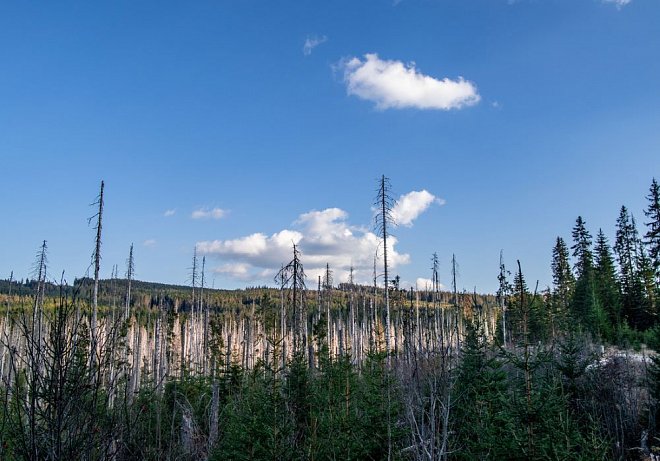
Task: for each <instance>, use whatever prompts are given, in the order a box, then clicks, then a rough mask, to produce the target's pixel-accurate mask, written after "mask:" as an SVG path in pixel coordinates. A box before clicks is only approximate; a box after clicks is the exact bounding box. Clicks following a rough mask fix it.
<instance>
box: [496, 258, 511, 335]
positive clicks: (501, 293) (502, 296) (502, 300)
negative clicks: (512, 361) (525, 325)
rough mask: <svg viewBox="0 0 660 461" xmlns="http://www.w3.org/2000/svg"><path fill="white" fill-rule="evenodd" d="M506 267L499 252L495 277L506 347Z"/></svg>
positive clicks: (507, 292) (507, 290)
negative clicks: (497, 282)
mask: <svg viewBox="0 0 660 461" xmlns="http://www.w3.org/2000/svg"><path fill="white" fill-rule="evenodd" d="M506 273H507V272H506V267H505V266H504V256H503V254H502V251H501V250H500V273H499V275H498V276H497V280H498V281H499V284H500V285H499V288H498V290H497V301H498V304H499V306H500V311H501V312H502V346H504V347H506V301H507V299H506V298H507V296H508V294H509V291H510V286H509V282H507V280H506Z"/></svg>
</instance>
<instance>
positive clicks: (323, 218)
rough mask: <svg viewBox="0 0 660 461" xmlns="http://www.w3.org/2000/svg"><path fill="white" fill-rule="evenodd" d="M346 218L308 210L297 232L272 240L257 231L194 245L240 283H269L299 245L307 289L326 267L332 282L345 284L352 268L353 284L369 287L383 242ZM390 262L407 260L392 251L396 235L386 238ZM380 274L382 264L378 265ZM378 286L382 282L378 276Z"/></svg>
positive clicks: (335, 212) (392, 264)
mask: <svg viewBox="0 0 660 461" xmlns="http://www.w3.org/2000/svg"><path fill="white" fill-rule="evenodd" d="M347 220H348V214H347V213H346V212H345V211H344V210H341V209H339V208H328V209H326V210H322V211H310V212H308V213H304V214H302V215H300V216H299V217H298V219H297V220H296V221H295V222H294V226H295V228H296V229H295V230H290V229H284V230H282V231H280V232H277V233H274V234H272V235H270V236H268V235H266V234H263V233H255V234H251V235H248V236H244V237H240V238H237V239H230V240H213V241H203V242H198V244H197V250H198V251H199V253H200V254H204V255H209V256H216V257H217V258H218V259H219V260H220V261H221V262H222V264H221V265H220V266H219V267H217V268H216V269H215V271H216V272H218V273H221V274H224V275H227V276H229V277H232V278H234V279H237V280H240V281H248V280H249V281H260V282H265V283H268V284H273V280H272V276H273V275H274V274H275V273H276V272H277V270H279V268H280V267H281V265H282V264H286V263H287V262H288V261H289V260H290V259H291V256H292V245H293V244H294V243H295V244H296V245H298V248H299V249H300V251H301V253H302V255H301V259H302V262H303V265H304V267H305V272H306V273H307V276H308V284H309V286H310V287H311V286H315V285H316V281H317V277H318V276H319V275H322V274H323V273H324V271H325V266H326V264H330V268H331V269H332V271H333V273H334V281H335V284H338V283H340V282H345V281H347V280H348V274H349V271H350V268H351V267H353V270H354V277H355V280H356V281H358V282H361V283H368V282H370V281H371V280H372V277H373V275H372V274H373V264H374V255H376V254H378V255H381V257H382V254H383V251H382V248H381V246H382V243H381V240H380V239H379V238H378V236H377V235H375V234H374V233H373V232H371V231H369V230H367V229H364V228H361V227H356V226H351V225H350V224H349V223H348V221H347ZM387 243H388V262H389V264H390V267H391V268H392V270H395V269H396V268H397V267H399V266H401V265H404V264H407V263H408V262H409V261H410V256H409V255H407V254H403V253H399V252H397V251H396V244H397V240H396V238H395V237H391V238H389V239H388V242H387ZM378 267H379V268H378V272H379V273H380V272H381V271H382V268H381V267H382V261H380V260H379V261H378ZM380 283H382V278H381V281H380Z"/></svg>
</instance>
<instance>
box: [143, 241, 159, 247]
mask: <svg viewBox="0 0 660 461" xmlns="http://www.w3.org/2000/svg"><path fill="white" fill-rule="evenodd" d="M142 245H144V246H145V247H153V246H156V240H155V239H147V240H145V241H144V242H142Z"/></svg>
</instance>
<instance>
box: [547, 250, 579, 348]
mask: <svg viewBox="0 0 660 461" xmlns="http://www.w3.org/2000/svg"><path fill="white" fill-rule="evenodd" d="M568 258H569V251H568V246H567V245H566V242H564V239H563V238H561V237H557V241H556V243H555V246H554V248H553V249H552V282H553V284H554V290H553V292H552V299H551V301H552V306H553V316H554V317H555V318H556V319H557V320H562V319H563V318H564V317H565V316H566V315H567V314H568V308H569V305H570V302H571V298H572V296H573V292H574V291H575V277H574V276H573V271H572V270H571V263H570V262H569V260H568ZM554 323H555V322H553V328H554ZM553 336H554V335H553Z"/></svg>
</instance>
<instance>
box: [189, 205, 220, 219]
mask: <svg viewBox="0 0 660 461" xmlns="http://www.w3.org/2000/svg"><path fill="white" fill-rule="evenodd" d="M225 216H227V210H223V209H222V208H213V209H211V210H209V209H208V208H199V209H197V210H195V211H193V212H192V215H191V216H190V217H191V218H193V219H209V218H213V219H221V218H224V217H225Z"/></svg>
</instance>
